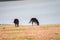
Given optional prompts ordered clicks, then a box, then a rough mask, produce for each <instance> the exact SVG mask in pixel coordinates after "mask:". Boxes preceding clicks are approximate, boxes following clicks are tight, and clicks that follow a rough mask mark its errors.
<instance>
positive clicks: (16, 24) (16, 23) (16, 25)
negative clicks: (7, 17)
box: [14, 19, 19, 27]
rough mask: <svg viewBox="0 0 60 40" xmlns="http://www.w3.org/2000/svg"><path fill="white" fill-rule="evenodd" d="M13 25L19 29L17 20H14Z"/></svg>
mask: <svg viewBox="0 0 60 40" xmlns="http://www.w3.org/2000/svg"><path fill="white" fill-rule="evenodd" d="M14 24H15V27H19V20H18V19H14Z"/></svg>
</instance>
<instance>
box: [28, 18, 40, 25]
mask: <svg viewBox="0 0 60 40" xmlns="http://www.w3.org/2000/svg"><path fill="white" fill-rule="evenodd" d="M31 22H32V26H33V23H36V24H37V25H39V21H38V20H37V18H31V20H30V22H29V23H31Z"/></svg>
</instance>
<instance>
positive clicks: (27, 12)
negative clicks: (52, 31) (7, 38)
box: [0, 0, 60, 24]
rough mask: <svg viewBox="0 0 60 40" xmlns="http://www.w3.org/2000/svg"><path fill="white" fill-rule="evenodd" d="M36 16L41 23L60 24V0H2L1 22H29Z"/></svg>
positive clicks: (0, 6)
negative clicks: (17, 20) (15, 20)
mask: <svg viewBox="0 0 60 40" xmlns="http://www.w3.org/2000/svg"><path fill="white" fill-rule="evenodd" d="M32 17H36V18H37V19H38V20H39V22H40V24H60V0H24V1H3V2H0V24H8V23H9V24H10V23H13V20H14V19H15V18H18V19H19V20H20V24H29V21H30V19H31V18H32Z"/></svg>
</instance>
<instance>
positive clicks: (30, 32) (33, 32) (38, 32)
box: [0, 24, 60, 40]
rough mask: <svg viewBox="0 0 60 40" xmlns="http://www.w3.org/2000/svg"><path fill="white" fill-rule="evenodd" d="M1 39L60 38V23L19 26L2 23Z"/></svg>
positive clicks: (53, 39)
mask: <svg viewBox="0 0 60 40" xmlns="http://www.w3.org/2000/svg"><path fill="white" fill-rule="evenodd" d="M0 40H60V24H50V25H40V26H31V25H20V26H19V27H15V26H14V25H11V24H0Z"/></svg>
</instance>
